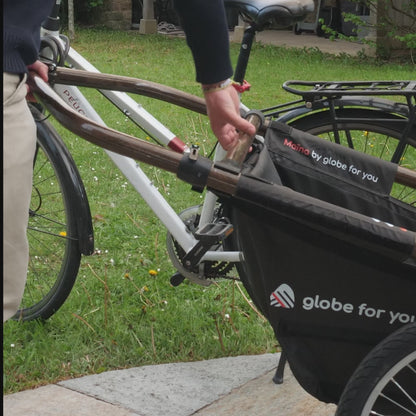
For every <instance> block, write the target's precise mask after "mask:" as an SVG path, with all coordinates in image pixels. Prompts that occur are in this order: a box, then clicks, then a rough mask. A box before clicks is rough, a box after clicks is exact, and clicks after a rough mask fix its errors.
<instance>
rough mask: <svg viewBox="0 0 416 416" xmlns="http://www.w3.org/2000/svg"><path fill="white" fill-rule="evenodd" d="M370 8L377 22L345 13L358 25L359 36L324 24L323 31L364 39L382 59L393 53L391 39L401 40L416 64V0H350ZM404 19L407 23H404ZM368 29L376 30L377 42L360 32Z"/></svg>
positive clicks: (345, 16) (342, 37) (329, 34)
mask: <svg viewBox="0 0 416 416" xmlns="http://www.w3.org/2000/svg"><path fill="white" fill-rule="evenodd" d="M351 1H352V2H355V3H357V4H359V5H360V6H364V7H366V8H367V9H369V10H370V14H372V15H374V16H376V18H375V19H374V22H370V21H368V20H367V19H365V20H364V19H363V18H362V17H361V16H359V15H356V14H353V13H346V12H343V13H342V15H343V18H344V21H346V22H351V23H353V24H354V25H355V27H356V32H357V33H356V35H354V36H345V35H343V34H341V33H339V32H338V31H336V30H333V29H331V28H330V27H327V26H325V25H324V26H323V27H322V30H323V31H324V32H325V33H327V34H328V36H329V37H331V38H336V37H338V38H340V39H344V40H349V41H358V40H359V41H361V42H363V43H366V44H369V45H371V46H374V47H375V48H376V51H377V55H378V56H379V57H380V58H384V59H388V58H390V56H391V54H392V47H391V45H390V44H389V42H386V41H385V39H386V38H387V39H390V40H391V41H395V42H396V43H397V42H399V43H400V44H401V47H402V48H403V49H405V50H407V51H408V53H409V56H410V58H411V60H412V62H413V63H414V58H413V53H414V50H415V49H416V0H410V1H403V0H351ZM402 20H404V22H405V23H404V24H403V23H401V22H402ZM363 30H369V31H374V32H375V33H377V37H378V41H377V42H376V41H374V40H373V39H363V37H362V36H360V33H359V32H360V31H363Z"/></svg>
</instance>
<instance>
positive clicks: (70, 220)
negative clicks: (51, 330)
mask: <svg viewBox="0 0 416 416" xmlns="http://www.w3.org/2000/svg"><path fill="white" fill-rule="evenodd" d="M32 113H33V114H34V117H35V120H39V119H40V117H43V116H42V114H41V113H40V112H39V111H37V110H36V109H33V108H32ZM37 127H38V131H37V150H36V154H35V159H34V172H33V185H32V197H31V201H30V208H29V211H30V212H29V224H28V230H27V235H28V240H29V266H28V274H27V281H26V286H25V291H24V295H23V299H22V302H21V305H20V309H19V310H18V311H17V313H16V314H15V316H14V317H13V319H15V320H22V321H29V320H33V319H39V318H40V319H47V318H49V317H50V316H51V315H53V314H54V313H55V312H56V311H57V310H58V309H59V308H60V307H61V306H62V304H63V303H64V302H65V300H66V299H67V297H68V295H69V293H70V292H71V289H72V287H73V285H74V282H75V279H76V276H77V273H78V269H79V265H80V259H81V253H80V249H79V242H78V238H77V221H76V215H78V213H77V212H74V209H73V208H72V207H71V199H72V200H73V197H72V194H71V191H70V189H71V186H69V185H70V184H69V182H68V181H69V179H68V169H75V170H76V167H75V163H74V162H73V160H72V158H70V156H69V155H66V154H63V153H61V152H60V151H59V148H58V147H57V145H56V143H57V142H60V143H62V141H61V139H60V137H59V135H58V134H57V133H56V131H55V130H54V129H53V128H52V127H51V126H50V124H49V123H47V122H42V123H37Z"/></svg>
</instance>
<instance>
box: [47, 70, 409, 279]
mask: <svg viewBox="0 0 416 416" xmlns="http://www.w3.org/2000/svg"><path fill="white" fill-rule="evenodd" d="M69 71H71V70H69ZM69 71H65V70H64V71H62V70H57V71H56V74H57V75H56V78H55V80H59V81H60V82H61V81H62V79H63V77H65V76H66V75H67V74H66V73H67V72H69ZM74 74H75V72H74ZM78 75H79V74H78ZM60 77H61V78H60ZM100 77H101V75H100V76H93V75H92V74H91V75H90V77H89V78H90V80H89V82H87V84H88V86H91V84H92V85H93V86H94V84H93V82H96V81H98V79H99V78H100ZM73 81H74V79H73V80H72V83H75V82H73ZM77 81H79V82H78V83H77V84H78V85H81V84H82V80H81V79H80V78H77ZM121 81H123V80H121V79H119V78H118V79H117V82H118V83H119V84H118V86H119V87H120V85H121V84H123V82H121ZM124 81H128V80H124ZM100 82H102V80H101V81H100ZM127 84H128V82H127ZM409 84H410V85H411V83H408V84H406V85H409ZM389 85H392V84H389ZM383 86H385V85H384V84H383ZM399 86H403V84H400V85H399ZM397 87H398V86H397V85H396V86H395V88H397ZM102 88H104V87H102ZM122 88H127V86H123V87H122ZM344 88H345V85H343V86H339V84H338V85H337V88H334V87H333V86H332V87H331V88H330V91H329V95H330V96H331V95H332V97H336V98H337V100H338V102H339V100H341V102H342V104H345V103H347V102H348V103H349V102H351V101H352V100H347V101H342V100H343V99H342V97H338V96H339V95H340V93H339V91H340V90H341V95H343V94H344V93H346V94H347V95H348V91H346V90H345V89H344ZM334 90H335V91H334ZM380 92H381V94H383V95H384V94H389V92H388V89H384V88H383V89H379V90H378V91H377V93H380ZM360 93H362V91H360ZM367 93H368V91H367ZM370 93H374V91H371V92H370ZM306 94H308V93H306ZM314 94H315V95H316V92H314ZM322 94H324V93H323V92H322V90H320V89H318V90H317V95H318V96H321V95H322ZM350 94H351V95H352V96H354V95H356V94H357V91H355V92H353V93H350ZM381 94H380V95H381ZM156 95H157V94H156ZM403 95H404V96H406V97H407V98H409V102H408V104H409V105H408V116H409V117H407V118H404V117H397V116H393V117H392V115H391V114H387V115H388V117H384V114H383V116H380V114H382V113H381V112H378V113H377V115H378V117H377V119H365V118H363V117H358V121H357V120H352V121H351V120H350V121H349V122H350V123H351V124H346V123H347V121H348V120H347V121H345V120H344V121H343V124H342V123H341V125H343V126H344V127H343V130H345V131H347V132H350V131H351V129H350V128H346V127H345V126H346V125H348V126H350V125H353V124H352V122H354V123H357V125H359V126H361V127H360V129H362V126H363V125H366V126H372V125H373V127H372V129H375V130H376V131H377V132H380V131H382V132H384V133H386V131H391V132H394V133H393V134H392V137H394V138H395V140H399V143H403V141H402V140H408V142H407V143H405V146H404V147H409V148H413V143H412V140H413V138H414V137H415V136H414V135H413V134H412V132H413V125H412V124H413V121H412V120H413V119H412V111H413V110H414V107H413V104H412V101H411V100H412V99H414V94H413V92H412V90H408V91H407V92H405V93H404V94H403ZM178 97H182V98H183V95H181V94H178ZM52 100H53V97H52ZM325 100H327V101H329V102H331V100H328V99H325ZM185 101H187V100H186V99H185ZM196 101H198V100H196ZM187 102H188V104H189V105H190V106H192V105H193V104H195V100H194V99H191V98H190V99H189V101H187ZM307 102H310V101H307ZM192 103H193V104H192ZM182 104H183V103H182ZM327 107H328V108H331V104H328V105H327ZM399 107H401V105H400V106H399ZM307 108H308V105H306V109H307ZM324 108H325V107H324ZM335 108H336V107H335ZM387 108H388V107H387ZM394 108H396V107H394ZM298 109H300V110H301V111H304V110H305V109H304V108H303V107H302V106H300V107H299V108H298ZM298 109H296V110H298ZM342 110H344V106H341V111H342ZM200 111H203V109H202V108H201V109H200ZM294 111H295V110H294ZM385 112H386V111H385ZM56 114H57V115H58V119H59V112H58V113H56ZM311 114H312V115H315V114H314V112H311ZM321 116H322V114H321ZM413 117H414V116H413ZM254 118H255V116H254ZM67 119H68V117H67ZM59 120H60V122H63V119H59ZM409 120H410V121H409ZM73 123H74V124H75V122H74V121H73ZM372 123H374V124H372ZM63 124H68V123H65V122H63ZM338 124H339V123H335V122H334V125H335V126H338ZM380 125H381V127H380ZM402 126H404V128H402ZM406 127H408V132H410V133H403V131H406ZM77 128H79V129H80V131H83V133H84V134H86V135H87V136H89V137H90V138H91V139H93V138H94V136H95V134H94V132H93V130H95V132H96V131H100V132H101V133H102V134H103V136H105V135H106V134H110V132H109V131H108V130H106V129H105V128H104V127H101V126H100V124H97V125H92V124H91V125H90V126H89V127H88V129H90V132H91V133H88V132H87V131H86V130H85V128H84V127H81V126H78V127H76V128H75V130H76V129H77ZM88 129H87V130H88ZM338 130H339V129H338ZM334 131H337V129H335V128H334ZM113 133H114V132H113ZM114 134H115V133H114ZM346 136H348V135H346ZM107 137H108V138H111V136H107ZM123 137H124V138H125V139H126V143H125V144H128V143H129V141H128V140H127V139H129V140H130V138H128V137H126V136H123ZM403 138H404V139H403ZM48 139H49V136H48ZM409 139H410V140H409ZM258 140H259V141H261V138H258ZM103 143H104V142H100V145H103ZM105 143H106V144H105V146H108V147H111V146H112V145H111V144H110V143H109V142H108V141H106V140H105ZM105 146H104V147H105ZM119 146H121V145H120V144H118V145H115V147H113V148H112V150H114V151H117V152H119V153H122V154H123V153H124V154H130V155H132V156H134V157H135V158H136V156H137V159H138V160H143V158H144V159H145V160H146V157H147V156H146V155H143V149H140V152H133V151H132V149H130V148H126V147H123V146H124V145H123V146H121V147H119ZM245 147H247V146H245ZM399 147H400V146H399ZM151 150H152V152H155V151H156V150H155V149H154V147H152V148H151ZM161 150H162V149H161ZM149 153H150V152H149ZM196 153H197V151H196V149H192V150H191V152H190V153H189V155H186V159H189V160H190V161H191V162H190V163H193V162H192V161H193V160H195V159H197V154H196ZM395 153H397V152H395ZM160 154H161V156H160V157H158V156H156V158H157V159H158V160H159V162H160V160H162V159H166V160H165V162H164V163H166V164H163V166H161V167H162V168H164V169H166V170H171V171H175V169H176V164H177V162H178V163H179V161H180V160H182V156H181V155H180V154H179V153H178V155H172V152H169V157H167V154H166V153H165V152H162V151H161V153H160ZM165 156H166V157H165ZM185 171H186V167H185ZM398 172H399V173H400V174H401V173H403V172H405V174H404V176H405V178H404V179H403V178H400V180H401V181H402V182H403V183H404V184H405V185H406V184H408V183H409V184H410V185H412V184H413V186H414V181H415V177H414V175H413V174H412V173H410V172H407V171H405V170H400V169H399V171H398ZM214 173H215V174H216V175H214V177H213V178H211V176H210V175H209V174H208V175H207V176H208V184H209V185H210V186H211V187H212V188H213V189H217V190H220V191H224V192H226V193H228V192H234V191H233V188H234V187H235V182H234V181H233V180H232V179H233V176H232V175H230V174H229V173H222V174H220V175H219V177H217V175H218V173H219V172H214ZM221 175H222V176H221ZM406 175H409V178H410V179H409V182H407V179H406ZM205 179H206V178H204V180H205ZM191 183H192V181H191ZM192 184H193V185H194V186H195V187H199V186H201V183H200V182H199V181H198V180H197V181H196V182H194V183H192ZM182 220H183V218H182V219H181V221H182ZM190 223H191V224H189V227H190V228H191V227H193V226H194V225H195V224H194V223H195V217H193V216H192V219H191V221H190ZM198 225H199V224H198ZM187 226H188V224H187ZM168 229H169V230H170V228H169V227H168ZM229 232H230V227H229V224H228V223H226V222H223V220H222V218H219V220H218V221H217V222H214V223H207V224H206V227H200V228H198V229H197V230H196V231H195V234H194V235H195V237H196V238H195V239H196V240H197V242H196V244H195V245H194V246H192V248H191V249H190V250H189V251H185V250H184V257H183V258H182V259H181V260H182V261H183V263H181V264H182V267H184V269H186V270H188V271H189V268H190V269H191V270H192V268H194V267H195V266H197V265H198V262H199V261H200V260H201V259H204V257H203V256H204V255H205V256H206V253H209V251H210V249H211V247H213V246H216V245H221V242H222V240H223V239H224V238H225V237H226V236H227V235H228V234H229ZM172 235H173V234H172ZM173 239H175V240H176V235H174V236H173ZM71 241H72V240H71ZM178 244H179V242H178ZM211 251H212V253H211V254H210V255H212V256H213V257H212V258H213V259H214V258H215V257H214V256H217V255H218V253H216V251H214V250H211ZM230 253H232V252H228V251H225V252H223V254H224V257H225V256H228V255H229V254H230ZM235 253H237V254H238V253H239V251H237V252H235ZM188 254H190V255H188ZM224 257H217V258H216V259H218V258H221V259H223V258H224ZM205 259H207V260H210V258H209V257H208V256H207V257H206V258H205ZM188 262H189V263H188ZM187 267H188V268H187ZM198 278H199V276H198ZM202 282H203V280H202Z"/></svg>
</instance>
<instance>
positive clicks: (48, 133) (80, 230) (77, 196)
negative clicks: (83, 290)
mask: <svg viewBox="0 0 416 416" xmlns="http://www.w3.org/2000/svg"><path fill="white" fill-rule="evenodd" d="M32 113H34V118H35V122H36V127H37V130H38V136H39V135H42V136H43V145H44V146H46V147H47V148H48V151H50V152H51V154H54V155H55V157H57V158H58V160H60V163H59V164H58V166H55V168H56V170H57V171H58V173H59V175H61V177H62V178H65V186H66V187H67V188H68V191H69V194H70V195H71V210H73V212H74V213H75V218H76V230H77V236H76V237H77V238H78V242H79V250H80V252H81V253H82V254H84V255H91V254H92V253H93V252H94V231H93V225H92V219H91V210H90V205H89V202H88V197H87V193H86V191H85V187H84V184H83V182H82V179H81V176H80V174H79V171H78V168H77V166H76V164H75V162H74V160H73V158H72V156H71V154H70V152H69V150H68V148H67V147H66V145H65V143H64V142H63V140H62V138H61V137H60V136H59V134H58V133H57V132H56V130H55V129H54V128H53V126H52V125H51V124H50V123H49V122H48V121H46V120H45V119H44V116H43V114H42V113H40V112H39V111H38V110H36V111H32Z"/></svg>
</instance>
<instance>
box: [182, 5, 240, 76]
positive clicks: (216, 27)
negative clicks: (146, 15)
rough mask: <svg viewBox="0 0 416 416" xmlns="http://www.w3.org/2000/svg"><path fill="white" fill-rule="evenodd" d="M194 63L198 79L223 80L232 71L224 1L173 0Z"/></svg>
mask: <svg viewBox="0 0 416 416" xmlns="http://www.w3.org/2000/svg"><path fill="white" fill-rule="evenodd" d="M174 5H175V9H176V11H177V12H178V14H179V17H180V19H181V25H182V28H183V30H184V31H185V34H186V40H187V43H188V45H189V47H190V49H191V51H192V55H193V58H194V62H195V69H196V80H197V81H198V82H201V83H203V84H213V83H216V82H219V81H223V80H225V79H227V78H229V77H231V75H232V74H233V69H232V65H231V60H230V50H229V34H228V25H227V19H226V14H225V9H224V3H223V0H174Z"/></svg>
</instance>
